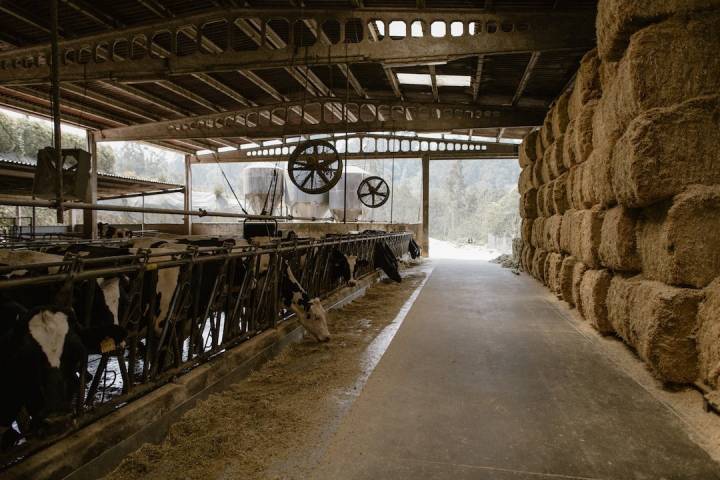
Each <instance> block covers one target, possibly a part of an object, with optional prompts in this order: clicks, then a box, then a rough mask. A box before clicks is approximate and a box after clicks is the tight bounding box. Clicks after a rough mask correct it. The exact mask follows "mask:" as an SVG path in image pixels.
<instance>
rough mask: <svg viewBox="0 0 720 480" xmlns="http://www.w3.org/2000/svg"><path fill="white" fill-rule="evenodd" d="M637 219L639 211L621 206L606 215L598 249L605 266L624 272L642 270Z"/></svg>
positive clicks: (601, 261)
mask: <svg viewBox="0 0 720 480" xmlns="http://www.w3.org/2000/svg"><path fill="white" fill-rule="evenodd" d="M637 219H638V212H637V211H635V210H629V209H627V208H625V207H620V206H617V207H615V208H611V209H610V210H608V211H607V212H606V213H605V217H604V218H603V223H602V229H601V232H600V248H599V249H598V255H599V256H600V263H602V264H603V266H605V267H607V268H610V269H612V270H617V271H624V272H637V271H639V270H640V257H639V256H638V252H637V248H636V242H635V237H636V224H637Z"/></svg>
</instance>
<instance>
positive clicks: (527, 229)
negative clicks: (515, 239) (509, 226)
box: [520, 218, 535, 244]
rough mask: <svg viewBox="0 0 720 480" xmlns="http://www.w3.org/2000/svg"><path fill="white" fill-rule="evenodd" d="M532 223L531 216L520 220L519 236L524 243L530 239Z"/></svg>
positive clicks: (533, 220)
mask: <svg viewBox="0 0 720 480" xmlns="http://www.w3.org/2000/svg"><path fill="white" fill-rule="evenodd" d="M533 223H535V219H533V218H523V219H522V221H521V222H520V237H521V238H522V239H523V242H525V243H526V244H528V243H530V242H531V241H532V227H533Z"/></svg>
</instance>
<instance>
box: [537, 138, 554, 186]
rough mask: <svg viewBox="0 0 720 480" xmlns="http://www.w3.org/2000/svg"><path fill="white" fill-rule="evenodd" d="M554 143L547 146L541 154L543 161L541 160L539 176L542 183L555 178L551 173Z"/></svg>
mask: <svg viewBox="0 0 720 480" xmlns="http://www.w3.org/2000/svg"><path fill="white" fill-rule="evenodd" d="M554 146H555V143H552V144H550V145H549V146H548V148H547V149H545V155H543V161H542V170H540V178H542V181H543V183H547V182H549V181H551V180H552V179H554V178H555V176H554V175H553V166H552V162H553V155H554V153H555V152H554V148H553V147H554Z"/></svg>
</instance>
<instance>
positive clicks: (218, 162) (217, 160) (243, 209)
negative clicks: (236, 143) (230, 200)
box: [213, 153, 250, 215]
mask: <svg viewBox="0 0 720 480" xmlns="http://www.w3.org/2000/svg"><path fill="white" fill-rule="evenodd" d="M213 158H214V159H215V163H216V164H217V166H218V168H219V169H220V173H222V176H223V178H224V179H225V182H226V183H227V186H228V187H229V188H230V191H231V192H232V194H233V197H235V201H236V202H237V204H238V206H239V207H240V210H242V212H243V213H244V214H245V215H250V214H249V213H248V212H247V210H245V207H243V206H242V203H240V199H239V198H238V196H237V194H236V193H235V189H234V188H233V186H232V184H231V183H230V180H228V177H227V175H225V170H223V168H222V165H220V160H219V159H218V155H217V153H215V154H213Z"/></svg>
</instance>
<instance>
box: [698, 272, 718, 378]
mask: <svg viewBox="0 0 720 480" xmlns="http://www.w3.org/2000/svg"><path fill="white" fill-rule="evenodd" d="M697 349H698V364H699V367H700V379H701V380H703V381H704V382H706V383H707V384H709V385H711V386H712V387H715V388H717V387H718V384H719V382H718V376H720V278H718V279H717V280H715V281H714V282H712V283H711V284H710V286H708V288H706V289H705V299H704V300H703V302H702V303H701V304H700V308H699V309H698V332H697Z"/></svg>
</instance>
